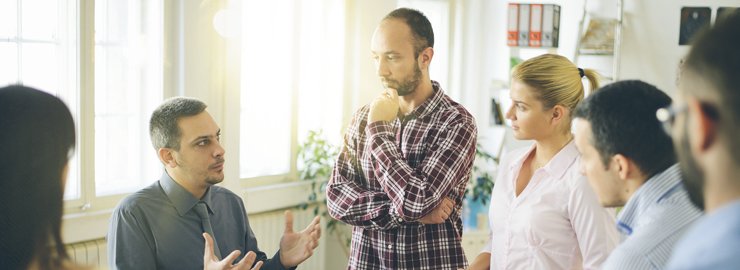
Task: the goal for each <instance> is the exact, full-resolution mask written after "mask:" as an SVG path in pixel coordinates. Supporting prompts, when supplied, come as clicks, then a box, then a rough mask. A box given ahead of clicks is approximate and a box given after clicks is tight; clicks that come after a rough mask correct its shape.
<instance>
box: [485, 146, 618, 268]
mask: <svg viewBox="0 0 740 270" xmlns="http://www.w3.org/2000/svg"><path fill="white" fill-rule="evenodd" d="M532 150H534V145H532V146H530V147H528V148H521V149H517V150H514V151H512V152H511V153H509V154H508V155H506V156H505V157H504V158H502V161H501V164H500V166H499V172H498V176H497V178H496V183H495V185H494V188H493V193H492V194H491V196H492V197H491V208H490V210H489V213H488V215H489V222H490V227H491V237H489V241H490V242H489V244H488V245H487V246H486V249H484V251H483V252H489V253H491V268H490V269H598V268H599V267H600V266H601V264H602V263H603V262H604V261H605V260H606V258H607V257H608V256H609V253H610V252H611V251H612V250H613V249H614V248H615V247H616V246H617V244H619V234H618V232H617V229H616V226H615V224H616V223H615V216H616V215H615V212H614V209H605V208H603V207H602V206H601V205H600V204H599V201H598V198H597V197H596V194H595V193H594V191H593V190H592V189H591V187H590V186H589V184H588V182H587V180H586V178H585V177H583V176H582V175H581V174H580V173H579V172H578V167H579V160H580V157H579V154H578V151H577V150H576V148H575V145H574V143H573V142H572V141H571V142H570V143H568V145H566V146H565V147H563V149H562V150H560V152H558V153H557V154H556V155H555V156H554V157H553V158H552V160H550V162H549V163H547V164H546V165H545V166H544V167H542V168H540V169H537V170H536V171H535V172H534V174H533V175H532V178H531V180H530V181H529V184H528V185H527V187H526V188H524V190H523V191H522V192H521V194H520V195H519V196H518V197H517V196H516V195H515V194H516V193H515V188H516V179H517V176H518V175H519V171H520V169H521V167H522V164H523V163H524V160H525V158H526V157H527V156H528V155H529V154H530V153H531V152H532Z"/></svg>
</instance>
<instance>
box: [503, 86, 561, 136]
mask: <svg viewBox="0 0 740 270" xmlns="http://www.w3.org/2000/svg"><path fill="white" fill-rule="evenodd" d="M535 91H536V89H535V88H533V87H531V86H529V85H527V84H525V83H523V82H521V81H519V80H516V79H512V80H511V91H510V96H511V101H512V103H511V104H512V105H511V108H509V110H508V111H507V112H506V118H507V119H509V120H511V129H512V130H513V131H514V138H516V139H518V140H537V139H540V138H544V137H547V136H549V135H550V134H551V133H553V131H554V130H555V128H554V125H553V121H552V115H553V113H552V111H553V109H552V108H551V109H549V110H544V108H543V105H542V102H541V101H540V100H538V99H537V98H536V97H535Z"/></svg>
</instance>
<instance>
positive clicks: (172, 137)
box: [149, 97, 208, 150]
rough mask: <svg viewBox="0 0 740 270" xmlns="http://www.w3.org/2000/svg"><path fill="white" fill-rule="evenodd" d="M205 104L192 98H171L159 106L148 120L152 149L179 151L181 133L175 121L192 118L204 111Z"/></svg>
mask: <svg viewBox="0 0 740 270" xmlns="http://www.w3.org/2000/svg"><path fill="white" fill-rule="evenodd" d="M206 107H208V106H207V105H206V104H205V103H203V102H202V101H200V100H197V99H194V98H187V97H173V98H170V99H168V100H165V101H164V103H162V105H159V107H157V109H156V110H154V113H152V118H151V120H149V136H151V140H152V145H153V146H154V149H159V148H170V149H174V150H180V136H182V132H181V131H180V127H179V126H178V125H177V120H179V119H180V118H182V117H186V116H194V115H197V114H199V113H201V112H203V111H205V110H206Z"/></svg>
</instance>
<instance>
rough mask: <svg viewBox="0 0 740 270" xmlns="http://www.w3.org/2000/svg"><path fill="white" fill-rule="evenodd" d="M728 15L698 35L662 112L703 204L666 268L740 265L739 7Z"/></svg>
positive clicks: (687, 180) (692, 191)
mask: <svg viewBox="0 0 740 270" xmlns="http://www.w3.org/2000/svg"><path fill="white" fill-rule="evenodd" d="M727 13H728V15H727V16H726V17H724V18H723V17H720V18H718V19H717V22H716V23H715V24H714V26H713V28H711V29H709V30H708V31H705V32H703V33H701V34H700V35H699V36H698V37H697V39H695V40H694V42H693V44H692V47H691V51H690V52H689V54H688V56H687V57H686V61H685V62H684V66H683V72H682V74H681V76H680V77H679V86H678V88H679V91H678V95H677V96H676V101H677V102H675V103H674V104H673V105H672V106H671V107H670V108H666V109H663V110H660V111H658V113H657V116H658V117H659V118H660V119H661V120H663V121H664V123H666V124H667V126H669V130H670V131H671V133H672V135H673V141H674V142H675V145H676V146H677V152H678V159H679V163H680V164H681V170H682V172H683V174H684V184H685V185H686V188H687V190H688V192H689V196H690V197H691V199H692V202H693V203H695V204H696V205H697V206H699V207H700V208H705V210H706V216H705V217H703V218H702V219H700V220H699V221H697V222H696V224H695V225H694V226H693V227H692V228H691V229H690V230H689V231H688V232H687V233H686V236H685V237H684V238H682V239H681V240H680V242H679V244H678V246H677V247H676V250H675V251H674V253H673V256H672V257H671V260H670V262H669V264H668V268H669V269H738V268H739V267H740V256H739V255H740V252H739V250H740V139H738V138H740V137H738V136H740V135H739V134H740V106H738V104H740V12H738V11H737V10H735V11H733V12H727ZM674 122H675V123H674Z"/></svg>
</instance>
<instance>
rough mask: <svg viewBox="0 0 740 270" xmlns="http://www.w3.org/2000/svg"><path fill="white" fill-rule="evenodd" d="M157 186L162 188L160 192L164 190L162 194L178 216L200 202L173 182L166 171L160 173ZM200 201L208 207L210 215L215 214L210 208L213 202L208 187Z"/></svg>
mask: <svg viewBox="0 0 740 270" xmlns="http://www.w3.org/2000/svg"><path fill="white" fill-rule="evenodd" d="M159 185H160V186H161V187H162V190H164V194H165V195H166V196H167V198H168V199H169V200H170V202H172V204H173V205H174V206H175V209H177V213H178V214H179V215H180V216H184V215H185V214H186V213H187V212H189V211H190V209H192V208H193V206H195V205H196V204H198V202H199V201H201V200H198V199H197V198H195V197H194V196H193V194H191V193H190V192H189V191H187V190H186V189H185V188H184V187H182V186H181V185H180V184H178V183H177V182H175V180H173V179H172V177H170V175H169V174H168V173H167V171H165V172H164V173H162V177H161V178H160V179H159ZM202 201H204V202H205V203H206V206H208V211H209V212H210V213H211V214H213V213H215V212H214V210H213V208H212V207H211V205H213V200H212V196H211V188H210V187H209V188H208V190H206V193H205V194H204V195H203V199H202Z"/></svg>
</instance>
